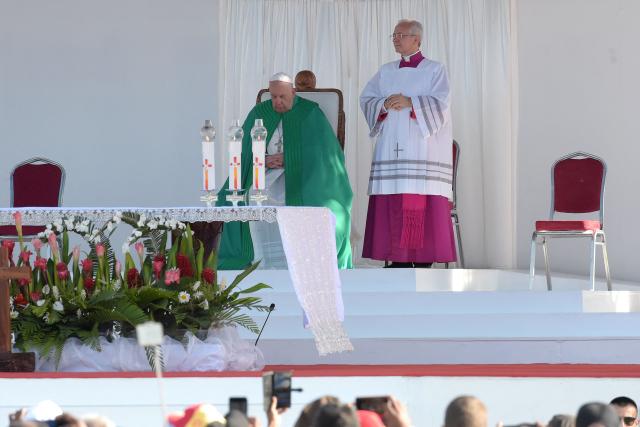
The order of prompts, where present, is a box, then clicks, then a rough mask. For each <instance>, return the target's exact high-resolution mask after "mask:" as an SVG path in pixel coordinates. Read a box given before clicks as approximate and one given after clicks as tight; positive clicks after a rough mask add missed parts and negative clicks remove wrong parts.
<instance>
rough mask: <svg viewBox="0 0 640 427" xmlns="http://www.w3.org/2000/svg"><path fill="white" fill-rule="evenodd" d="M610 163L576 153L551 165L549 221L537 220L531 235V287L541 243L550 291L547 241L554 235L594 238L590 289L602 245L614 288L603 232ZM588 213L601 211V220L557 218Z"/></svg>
mask: <svg viewBox="0 0 640 427" xmlns="http://www.w3.org/2000/svg"><path fill="white" fill-rule="evenodd" d="M606 176H607V165H606V163H605V162H604V160H602V159H601V158H599V157H597V156H594V155H592V154H588V153H584V152H575V153H571V154H568V155H566V156H564V157H561V158H560V159H558V160H557V161H556V162H555V163H554V164H553V166H552V167H551V211H550V215H549V220H548V221H536V229H535V231H534V232H533V236H532V237H531V260H530V264H529V287H530V288H532V287H533V280H534V277H535V268H536V265H535V261H536V247H537V245H539V244H540V245H542V253H543V255H544V265H545V274H546V278H547V289H548V290H551V273H550V269H549V253H548V250H547V240H548V239H549V238H552V237H586V238H589V239H591V248H590V255H591V256H590V258H591V260H590V261H591V263H590V279H591V289H592V290H595V286H596V260H595V259H596V247H597V246H600V247H601V248H602V258H603V261H604V269H605V275H606V279H607V289H608V290H611V274H610V271H609V259H608V256H607V245H606V237H605V233H604V189H605V178H606ZM556 212H557V213H569V214H585V213H592V212H598V213H599V220H597V221H596V220H554V215H555V213H556Z"/></svg>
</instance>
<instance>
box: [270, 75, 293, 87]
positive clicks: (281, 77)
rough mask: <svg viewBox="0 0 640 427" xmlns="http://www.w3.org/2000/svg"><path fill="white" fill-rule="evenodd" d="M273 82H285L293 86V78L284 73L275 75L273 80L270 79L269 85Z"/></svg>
mask: <svg viewBox="0 0 640 427" xmlns="http://www.w3.org/2000/svg"><path fill="white" fill-rule="evenodd" d="M271 82H284V83H289V84H290V85H293V79H292V78H291V76H290V75H289V74H287V73H283V72H279V73H275V74H274V75H273V76H271V78H270V79H269V83H271Z"/></svg>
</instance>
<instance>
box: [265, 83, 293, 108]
mask: <svg viewBox="0 0 640 427" xmlns="http://www.w3.org/2000/svg"><path fill="white" fill-rule="evenodd" d="M269 93H270V94H271V104H272V105H273V109H274V110H275V111H276V113H286V112H287V111H289V110H291V107H293V99H294V98H295V96H296V90H295V89H294V88H293V86H292V85H291V84H289V83H285V82H269Z"/></svg>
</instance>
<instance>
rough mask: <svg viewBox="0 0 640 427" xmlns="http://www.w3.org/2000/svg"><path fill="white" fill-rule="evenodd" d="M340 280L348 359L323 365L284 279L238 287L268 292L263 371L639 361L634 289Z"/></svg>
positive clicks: (363, 273)
mask: <svg viewBox="0 0 640 427" xmlns="http://www.w3.org/2000/svg"><path fill="white" fill-rule="evenodd" d="M220 274H221V275H222V276H228V277H233V275H234V274H235V273H234V272H220ZM341 278H342V292H343V297H344V305H345V327H346V330H347V333H348V334H349V337H350V338H351V340H352V342H353V345H354V347H355V351H354V352H352V353H342V354H335V355H330V356H324V357H320V356H318V354H317V351H316V350H315V347H314V345H313V339H312V336H311V333H310V332H309V331H308V330H305V329H304V328H303V327H302V313H301V309H300V307H299V305H298V302H297V300H296V297H295V294H294V292H293V287H292V285H291V283H290V280H289V275H288V272H287V271H285V270H259V271H256V272H255V273H253V274H252V275H251V276H250V278H248V281H247V282H246V283H247V285H248V284H250V283H253V282H259V281H260V282H264V283H267V284H269V285H271V286H272V287H273V289H272V290H265V291H263V292H262V293H261V296H262V297H263V299H264V301H265V302H266V303H271V302H273V303H275V304H276V310H275V311H274V312H273V313H272V314H271V318H270V319H269V322H268V323H267V326H266V328H265V331H264V333H263V335H262V338H261V339H260V343H259V347H260V348H261V349H262V351H263V352H264V354H265V360H266V363H267V364H285V365H289V364H293V365H316V364H354V365H360V364H478V363H480V364H485V363H486V364H523V363H524V364H529V363H588V364H629V363H630V364H634V363H637V361H638V357H637V354H640V338H639V337H638V334H637V327H635V326H634V325H637V324H639V322H640V286H639V285H637V284H633V283H614V285H613V289H614V291H612V292H608V291H606V290H602V291H600V290H597V291H595V292H593V291H591V290H590V284H589V282H588V280H587V279H586V278H579V277H570V276H558V275H554V277H553V286H554V290H553V291H551V292H549V291H547V290H546V282H545V279H544V276H537V277H536V280H535V283H534V288H533V290H529V278H528V273H527V272H522V271H503V270H457V269H449V270H446V269H415V270H414V269H356V270H345V271H341ZM597 289H606V285H605V283H604V282H601V283H599V284H598V287H597ZM263 320H264V317H256V321H257V322H260V323H261V322H262V321H263ZM243 336H245V337H246V338H247V339H250V338H251V334H250V333H246V334H244V333H243Z"/></svg>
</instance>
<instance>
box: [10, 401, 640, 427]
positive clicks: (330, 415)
mask: <svg viewBox="0 0 640 427" xmlns="http://www.w3.org/2000/svg"><path fill="white" fill-rule="evenodd" d="M285 411H287V408H278V400H277V398H276V397H273V398H272V400H271V404H270V405H269V407H268V409H267V410H266V423H267V425H266V427H281V424H282V423H281V414H282V413H283V412H285ZM115 425H116V424H115V423H114V422H113V421H111V420H109V419H107V418H106V417H103V416H99V415H87V416H84V417H74V416H73V415H71V414H68V413H65V412H63V411H62V409H61V408H60V407H59V406H58V405H56V404H55V403H53V402H51V401H45V402H40V403H39V404H37V405H35V406H34V407H32V408H28V409H20V410H18V411H16V412H15V413H14V414H12V415H11V416H10V421H9V427H46V426H64V427H114V426H115ZM423 425H424V424H423V423H421V422H420V420H415V419H413V420H412V419H411V417H410V416H409V411H408V410H407V407H406V405H405V404H404V403H402V402H401V401H399V400H398V399H396V398H395V397H393V396H387V397H385V400H384V401H383V405H380V406H379V407H376V408H369V409H359V408H358V407H357V405H355V404H352V403H345V402H341V401H340V399H338V398H337V397H333V396H323V397H320V398H318V399H316V400H314V401H313V402H310V403H309V404H307V405H306V406H305V407H304V408H303V409H302V411H301V412H300V414H299V415H298V418H297V420H296V422H295V424H294V427H421V426H423ZM441 425H442V426H443V427H488V413H487V408H486V406H485V405H484V403H483V402H482V401H481V400H480V399H478V398H476V397H473V396H459V397H457V398H455V399H453V400H452V401H451V402H450V403H449V405H448V406H447V408H446V410H445V413H444V419H443V421H442V424H441ZM637 425H638V406H637V405H636V403H635V402H634V401H633V400H632V399H631V398H629V397H625V396H620V397H616V398H615V399H613V400H612V401H611V402H610V403H609V404H606V403H602V402H591V403H586V404H584V405H582V406H581V407H580V408H579V410H578V412H577V413H576V414H575V415H573V414H558V415H554V416H553V417H552V418H551V419H550V420H549V421H548V422H547V423H543V422H529V423H520V424H515V425H511V426H506V425H504V424H503V423H499V424H498V427H545V426H546V427H635V426H637ZM167 426H170V427H261V426H262V423H261V421H260V419H259V418H256V417H252V416H247V414H245V413H244V412H241V411H239V410H237V409H233V410H230V411H229V412H228V413H227V414H226V415H222V413H221V412H220V411H219V410H218V409H216V408H215V407H214V406H213V405H210V404H196V405H192V406H190V407H188V408H186V409H185V410H184V411H179V412H174V413H171V414H169V416H168V417H167Z"/></svg>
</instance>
